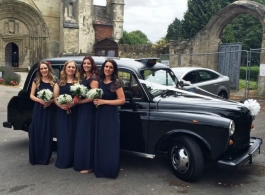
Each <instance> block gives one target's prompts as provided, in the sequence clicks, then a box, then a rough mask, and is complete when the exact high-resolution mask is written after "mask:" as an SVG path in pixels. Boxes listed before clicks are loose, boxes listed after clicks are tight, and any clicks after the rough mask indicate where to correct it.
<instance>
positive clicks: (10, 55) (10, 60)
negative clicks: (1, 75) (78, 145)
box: [5, 42, 19, 67]
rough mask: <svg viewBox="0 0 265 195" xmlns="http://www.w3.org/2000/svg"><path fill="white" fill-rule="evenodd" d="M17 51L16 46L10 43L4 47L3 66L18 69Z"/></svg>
mask: <svg viewBox="0 0 265 195" xmlns="http://www.w3.org/2000/svg"><path fill="white" fill-rule="evenodd" d="M18 56H19V50H18V46H17V44H15V43H13V42H11V43H8V44H7V45H6V47H5V65H6V66H12V67H18V66H19V57H18Z"/></svg>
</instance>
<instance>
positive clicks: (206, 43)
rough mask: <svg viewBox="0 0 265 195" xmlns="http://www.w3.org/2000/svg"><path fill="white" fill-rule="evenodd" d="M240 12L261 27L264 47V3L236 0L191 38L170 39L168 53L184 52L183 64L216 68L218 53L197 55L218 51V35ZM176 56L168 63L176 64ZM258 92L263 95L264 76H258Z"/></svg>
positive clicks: (263, 56) (263, 45)
mask: <svg viewBox="0 0 265 195" xmlns="http://www.w3.org/2000/svg"><path fill="white" fill-rule="evenodd" d="M240 14H250V15H251V16H253V17H255V18H256V19H257V20H258V21H259V22H260V23H261V25H262V27H263V33H264V34H263V40H262V43H261V48H265V5H262V4H259V3H256V2H254V1H246V0H242V1H236V2H234V3H232V4H230V5H228V6H226V7H225V8H223V9H222V10H221V11H219V12H218V13H217V14H216V15H215V16H213V17H212V18H211V20H210V21H209V23H208V24H207V25H206V26H205V27H204V28H203V29H202V30H201V31H200V32H199V33H197V34H196V35H195V36H194V37H193V38H191V39H189V40H186V41H182V42H178V41H172V42H171V44H170V54H176V53H177V54H184V55H185V54H186V57H185V58H183V59H184V60H185V62H183V64H184V65H185V66H194V64H196V66H201V67H206V68H211V69H214V70H217V65H218V63H217V61H218V55H208V56H204V57H203V58H202V57H201V58H200V59H199V57H198V55H192V54H203V53H205V54H206V53H214V52H218V46H219V44H220V43H221V40H220V36H221V33H222V31H223V29H224V28H225V27H226V25H227V24H228V23H229V22H230V21H231V20H233V19H234V18H236V17H237V16H238V15H240ZM260 58H261V59H260V61H261V63H263V64H265V51H264V50H263V51H262V52H261V57H260ZM178 60H179V59H178V57H175V58H174V59H173V58H172V59H170V64H172V65H173V66H177V64H176V63H177V62H178ZM259 94H260V95H261V94H263V95H265V77H260V78H259Z"/></svg>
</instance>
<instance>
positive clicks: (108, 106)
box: [94, 59, 125, 178]
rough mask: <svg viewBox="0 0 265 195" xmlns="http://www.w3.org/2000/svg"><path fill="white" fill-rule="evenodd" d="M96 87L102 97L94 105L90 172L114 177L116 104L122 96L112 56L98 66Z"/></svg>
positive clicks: (117, 164) (116, 165) (117, 148)
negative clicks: (94, 123) (100, 66)
mask: <svg viewBox="0 0 265 195" xmlns="http://www.w3.org/2000/svg"><path fill="white" fill-rule="evenodd" d="M99 76H100V82H99V87H100V88H101V89H102V90H103V92H104V95H103V97H102V99H95V100H94V104H95V105H96V106H98V108H97V109H98V112H97V119H96V132H95V160H94V173H95V175H96V177H106V178H116V177H117V176H118V174H119V170H120V119H119V112H118V105H122V104H124V103H125V97H124V93H123V89H122V85H121V81H120V80H119V79H118V67H117V63H116V62H115V61H114V60H110V59H109V60H106V61H105V62H104V63H103V65H102V68H101V70H100V74H99Z"/></svg>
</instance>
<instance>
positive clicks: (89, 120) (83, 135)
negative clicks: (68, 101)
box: [74, 75, 98, 171]
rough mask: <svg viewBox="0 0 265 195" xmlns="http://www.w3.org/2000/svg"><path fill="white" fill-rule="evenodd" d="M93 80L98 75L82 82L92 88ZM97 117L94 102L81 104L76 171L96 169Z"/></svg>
mask: <svg viewBox="0 0 265 195" xmlns="http://www.w3.org/2000/svg"><path fill="white" fill-rule="evenodd" d="M93 80H95V81H98V77H97V76H96V75H93V76H91V77H90V78H89V79H84V80H83V81H82V83H81V84H83V85H84V86H86V87H87V88H88V89H91V87H90V83H91V82H92V81H93ZM95 119H96V107H95V105H94V104H93V102H88V103H84V104H80V105H79V111H78V119H77V128H76V138H75V152H74V170H76V171H82V170H90V169H94V167H93V165H94V143H95V142H94V140H95Z"/></svg>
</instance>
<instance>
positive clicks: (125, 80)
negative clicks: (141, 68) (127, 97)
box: [118, 71, 143, 100]
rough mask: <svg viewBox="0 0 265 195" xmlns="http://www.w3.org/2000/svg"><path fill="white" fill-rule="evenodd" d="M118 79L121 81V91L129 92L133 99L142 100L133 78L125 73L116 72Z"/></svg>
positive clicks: (137, 85)
mask: <svg viewBox="0 0 265 195" xmlns="http://www.w3.org/2000/svg"><path fill="white" fill-rule="evenodd" d="M118 75H119V79H120V80H121V81H122V86H123V91H124V92H125V93H126V92H130V93H132V95H133V98H134V99H136V100H141V99H142V98H143V93H142V91H141V88H140V87H139V84H138V82H137V80H136V78H135V76H134V75H133V74H131V73H129V72H126V71H119V72H118Z"/></svg>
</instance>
